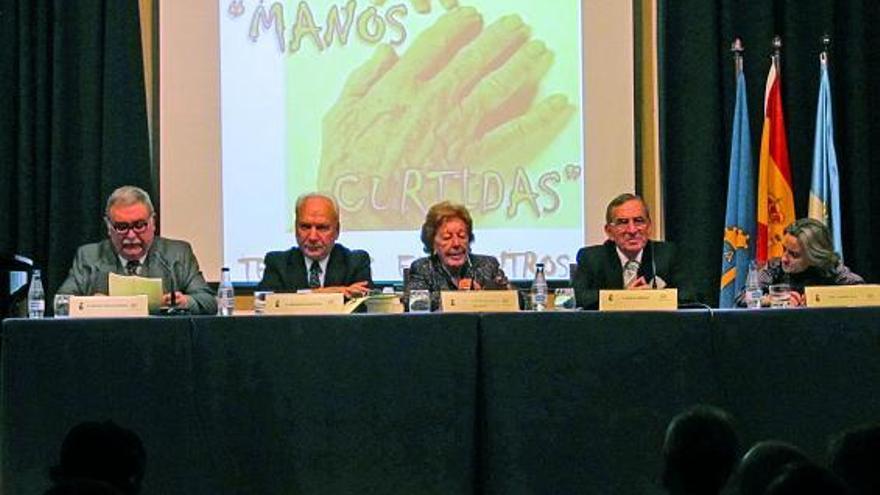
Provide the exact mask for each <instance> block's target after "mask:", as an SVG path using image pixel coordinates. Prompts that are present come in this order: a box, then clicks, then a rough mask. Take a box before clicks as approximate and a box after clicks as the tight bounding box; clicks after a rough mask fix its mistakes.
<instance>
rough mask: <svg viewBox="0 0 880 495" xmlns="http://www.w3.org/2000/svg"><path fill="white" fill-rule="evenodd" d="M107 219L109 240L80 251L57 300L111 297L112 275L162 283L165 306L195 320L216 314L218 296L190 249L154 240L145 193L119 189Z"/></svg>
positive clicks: (151, 213) (153, 224)
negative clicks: (197, 316)
mask: <svg viewBox="0 0 880 495" xmlns="http://www.w3.org/2000/svg"><path fill="white" fill-rule="evenodd" d="M104 214H105V218H104V222H105V224H106V225H107V237H108V239H107V240H103V241H101V242H96V243H93V244H86V245H84V246H81V247H80V248H79V249H78V250H77V253H76V258H74V260H73V266H72V267H71V268H70V273H69V274H68V275H67V279H66V280H65V281H64V283H63V284H61V287H60V288H59V289H58V293H59V294H73V295H80V296H91V295H94V294H107V293H108V292H109V274H110V273H116V274H118V275H138V276H141V277H148V278H161V279H162V285H163V288H164V290H165V291H166V293H165V294H164V295H163V296H162V305H163V306H171V305H172V297H173V305H174V306H176V307H177V308H184V309H187V310H189V311H190V312H192V313H195V314H214V313H216V312H217V302H216V300H215V299H214V292H213V291H212V290H211V288H210V287H208V284H207V283H206V282H205V278H204V277H203V276H202V272H201V271H200V270H199V263H198V261H196V257H195V254H193V251H192V247H191V246H190V245H189V243H187V242H184V241H177V240H173V239H166V238H163V237H157V236H156V215H155V211H154V210H153V202H152V201H151V200H150V195H149V194H147V192H146V191H144V190H143V189H141V188H139V187H134V186H122V187H120V188H118V189H116V190H115V191H113V193H112V194H111V195H110V197H109V198H108V199H107V207H106V210H105V212H104ZM172 293H173V296H172Z"/></svg>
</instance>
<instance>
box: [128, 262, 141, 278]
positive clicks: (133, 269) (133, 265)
mask: <svg viewBox="0 0 880 495" xmlns="http://www.w3.org/2000/svg"><path fill="white" fill-rule="evenodd" d="M140 267H141V262H140V261H138V260H129V262H128V263H126V264H125V273H127V274H129V275H137V273H138V268H140Z"/></svg>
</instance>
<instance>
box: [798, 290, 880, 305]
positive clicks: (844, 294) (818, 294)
mask: <svg viewBox="0 0 880 495" xmlns="http://www.w3.org/2000/svg"><path fill="white" fill-rule="evenodd" d="M804 296H805V299H806V302H805V304H806V305H807V307H808V308H834V307H843V308H856V307H863V306H880V285H875V284H869V285H830V286H824V285H823V286H814V287H804Z"/></svg>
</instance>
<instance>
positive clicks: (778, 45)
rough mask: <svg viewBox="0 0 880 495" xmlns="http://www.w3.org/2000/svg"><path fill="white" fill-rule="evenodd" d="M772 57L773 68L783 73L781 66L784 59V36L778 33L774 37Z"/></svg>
mask: <svg viewBox="0 0 880 495" xmlns="http://www.w3.org/2000/svg"><path fill="white" fill-rule="evenodd" d="M771 59H772V60H773V68H774V69H776V73H777V74H779V73H781V71H780V70H779V66H780V64H781V59H782V37H781V36H779V35H778V34H777V35H776V36H774V37H773V55H772V57H771Z"/></svg>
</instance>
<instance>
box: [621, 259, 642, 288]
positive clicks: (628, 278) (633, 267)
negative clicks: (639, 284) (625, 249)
mask: <svg viewBox="0 0 880 495" xmlns="http://www.w3.org/2000/svg"><path fill="white" fill-rule="evenodd" d="M638 274H639V262H638V261H635V260H629V261H627V262H626V264H625V265H623V287H624V288H626V287H629V284H631V283H632V281H633V280H635V278H636V275H638Z"/></svg>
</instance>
